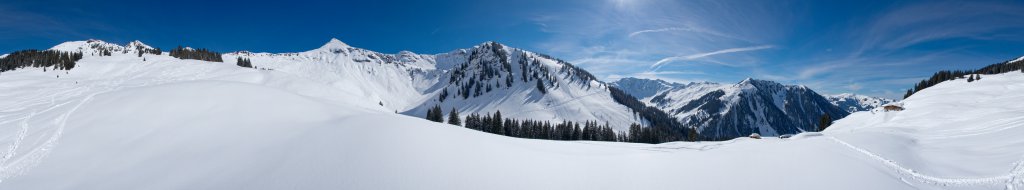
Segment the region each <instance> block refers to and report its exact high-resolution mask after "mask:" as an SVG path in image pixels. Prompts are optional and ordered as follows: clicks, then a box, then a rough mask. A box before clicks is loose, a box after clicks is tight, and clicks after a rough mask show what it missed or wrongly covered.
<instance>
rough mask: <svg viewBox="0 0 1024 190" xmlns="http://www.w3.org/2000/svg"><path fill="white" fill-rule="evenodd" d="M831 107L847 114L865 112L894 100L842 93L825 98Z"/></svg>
mask: <svg viewBox="0 0 1024 190" xmlns="http://www.w3.org/2000/svg"><path fill="white" fill-rule="evenodd" d="M825 97H826V98H827V99H828V101H829V102H831V103H832V105H836V106H837V107H839V108H841V109H844V110H846V111H848V112H858V111H867V110H871V109H874V108H877V107H881V106H883V105H886V104H889V103H893V102H896V100H893V99H888V98H878V97H871V96H865V95H859V94H852V93H842V94H836V95H826V96H825Z"/></svg>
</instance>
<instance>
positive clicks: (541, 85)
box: [537, 80, 548, 94]
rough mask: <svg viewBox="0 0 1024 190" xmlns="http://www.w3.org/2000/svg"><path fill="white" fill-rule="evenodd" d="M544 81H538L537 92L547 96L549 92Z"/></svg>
mask: <svg viewBox="0 0 1024 190" xmlns="http://www.w3.org/2000/svg"><path fill="white" fill-rule="evenodd" d="M542 81H543V80H537V91H540V93H541V94H547V93H548V91H547V89H545V88H544V82H542Z"/></svg>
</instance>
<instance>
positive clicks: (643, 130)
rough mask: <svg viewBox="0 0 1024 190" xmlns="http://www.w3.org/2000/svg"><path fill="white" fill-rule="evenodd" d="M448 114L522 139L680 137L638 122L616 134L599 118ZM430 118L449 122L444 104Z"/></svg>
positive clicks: (455, 119)
mask: <svg viewBox="0 0 1024 190" xmlns="http://www.w3.org/2000/svg"><path fill="white" fill-rule="evenodd" d="M447 115H448V116H447V118H448V119H447V122H448V124H452V125H456V126H463V127H466V128H469V129H473V130H477V131H482V132H487V133H492V134H498V135H504V136H510V137H518V138H529V139H548V140H587V141H612V142H636V143H663V142H669V141H674V140H675V139H677V138H667V137H666V136H667V135H669V134H668V133H667V132H666V131H664V130H660V129H659V128H654V127H643V126H641V125H639V124H635V123H634V124H632V125H630V128H629V131H628V132H619V133H616V132H615V130H613V129H612V127H611V126H610V125H609V124H608V123H607V122H606V123H604V124H600V123H598V122H597V121H584V122H572V121H562V122H560V123H552V122H550V121H539V120H529V119H525V120H520V119H512V118H503V117H502V116H501V111H496V112H494V113H493V114H490V113H488V114H483V115H480V114H475V113H474V114H470V115H469V116H466V117H465V119H462V117H460V116H459V112H458V111H456V110H455V109H454V108H452V109H451V111H449V112H448V114H447ZM426 119H427V120H430V121H434V122H439V123H443V122H445V114H444V113H443V111H442V109H441V107H440V106H434V107H431V108H430V109H428V110H427V117H426ZM694 138H695V137H694Z"/></svg>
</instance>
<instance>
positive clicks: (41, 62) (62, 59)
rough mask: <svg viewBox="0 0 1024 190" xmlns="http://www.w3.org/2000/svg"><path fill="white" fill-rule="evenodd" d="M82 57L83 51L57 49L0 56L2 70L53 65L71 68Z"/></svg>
mask: <svg viewBox="0 0 1024 190" xmlns="http://www.w3.org/2000/svg"><path fill="white" fill-rule="evenodd" d="M80 59H82V53H81V52H77V53H69V52H62V51H57V50H45V51H39V50H21V51H16V52H13V53H11V54H8V55H7V57H4V58H0V72H4V71H10V70H15V69H19V68H23V67H53V69H55V70H56V69H60V70H71V69H72V68H75V62H76V61H78V60H80Z"/></svg>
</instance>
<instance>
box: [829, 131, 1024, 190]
mask: <svg viewBox="0 0 1024 190" xmlns="http://www.w3.org/2000/svg"><path fill="white" fill-rule="evenodd" d="M826 138H828V139H829V140H832V141H833V142H836V143H839V144H841V145H843V146H845V147H847V148H850V149H851V150H853V151H856V152H859V153H861V154H863V155H865V156H867V157H869V158H871V159H873V160H876V161H878V162H880V163H882V165H883V166H885V167H887V168H889V169H892V170H894V171H896V173H897V175H899V176H901V177H900V179H901V180H904V182H907V181H906V178H910V179H913V180H915V181H917V182H921V183H925V184H931V185H940V186H952V187H998V186H1005V189H1007V190H1017V189H1019V188H1020V187H1022V186H1024V166H1022V165H1024V159H1021V160H1019V161H1017V162H1014V164H1013V167H1012V168H1011V169H1010V171H1009V173H1007V174H1005V175H1000V176H991V177H979V178H945V177H936V176H931V175H927V174H923V173H919V172H917V171H914V170H913V169H910V168H907V167H904V166H902V165H900V164H898V163H896V161H893V160H890V159H886V158H885V157H882V156H880V155H878V154H875V153H874V152H871V151H868V150H866V149H863V148H860V147H857V146H855V145H852V144H850V143H847V142H846V141H843V140H840V139H838V138H835V137H831V136H826ZM908 184H909V183H908ZM911 185H912V184H911Z"/></svg>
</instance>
